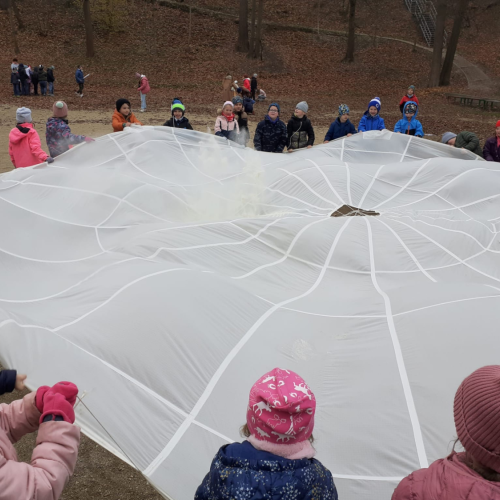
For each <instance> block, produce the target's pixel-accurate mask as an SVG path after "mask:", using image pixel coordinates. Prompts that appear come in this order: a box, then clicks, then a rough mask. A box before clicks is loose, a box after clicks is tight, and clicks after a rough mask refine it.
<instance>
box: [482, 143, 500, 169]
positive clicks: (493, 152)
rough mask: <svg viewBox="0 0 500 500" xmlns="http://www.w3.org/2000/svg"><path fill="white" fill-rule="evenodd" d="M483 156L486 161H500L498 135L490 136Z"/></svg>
mask: <svg viewBox="0 0 500 500" xmlns="http://www.w3.org/2000/svg"><path fill="white" fill-rule="evenodd" d="M483 157H484V159H485V160H486V161H496V162H498V163H500V146H499V145H498V140H497V137H490V138H489V139H488V140H487V141H486V142H485V143H484V148H483Z"/></svg>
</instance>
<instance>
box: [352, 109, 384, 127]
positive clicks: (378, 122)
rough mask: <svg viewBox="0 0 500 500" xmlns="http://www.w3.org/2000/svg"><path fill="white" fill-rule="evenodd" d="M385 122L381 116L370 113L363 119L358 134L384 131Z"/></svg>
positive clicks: (366, 112)
mask: <svg viewBox="0 0 500 500" xmlns="http://www.w3.org/2000/svg"><path fill="white" fill-rule="evenodd" d="M384 129H385V122H384V119H383V118H382V117H381V116H380V115H378V114H377V115H375V116H372V115H370V113H369V112H368V111H365V114H364V115H363V117H362V118H361V120H360V122H359V125H358V132H369V131H370V130H384Z"/></svg>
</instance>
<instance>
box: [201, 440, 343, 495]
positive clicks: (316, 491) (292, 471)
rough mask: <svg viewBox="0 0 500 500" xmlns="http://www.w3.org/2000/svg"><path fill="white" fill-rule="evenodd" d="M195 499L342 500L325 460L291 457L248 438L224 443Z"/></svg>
mask: <svg viewBox="0 0 500 500" xmlns="http://www.w3.org/2000/svg"><path fill="white" fill-rule="evenodd" d="M194 498H195V500H284V499H293V500H338V495H337V490H336V488H335V484H334V482H333V477H332V474H331V473H330V471H329V470H328V469H326V468H325V467H324V466H323V465H322V464H321V462H319V461H318V460H315V459H308V458H303V459H300V460H288V459H286V458H282V457H279V456H277V455H273V454H272V453H268V452H267V451H260V450H257V449H256V448H254V447H253V446H252V445H251V444H250V443H249V442H248V441H244V442H243V443H233V444H230V445H225V446H223V447H222V448H221V449H220V450H219V451H218V452H217V454H216V455H215V458H214V460H213V462H212V466H211V467H210V472H209V473H208V474H207V475H206V476H205V479H204V480H203V482H202V483H201V485H200V486H199V487H198V489H197V491H196V495H195V497H194Z"/></svg>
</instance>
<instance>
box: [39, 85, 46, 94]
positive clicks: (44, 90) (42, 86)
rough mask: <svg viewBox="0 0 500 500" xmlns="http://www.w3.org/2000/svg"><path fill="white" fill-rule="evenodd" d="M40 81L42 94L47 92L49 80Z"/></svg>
mask: <svg viewBox="0 0 500 500" xmlns="http://www.w3.org/2000/svg"><path fill="white" fill-rule="evenodd" d="M39 83H40V92H41V93H42V95H45V94H46V93H47V82H39Z"/></svg>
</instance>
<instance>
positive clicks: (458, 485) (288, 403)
mask: <svg viewBox="0 0 500 500" xmlns="http://www.w3.org/2000/svg"><path fill="white" fill-rule="evenodd" d="M25 380H26V375H21V374H18V373H17V372H16V371H15V370H4V371H2V372H0V395H1V394H4V393H6V392H12V391H14V390H23V389H24V382H25ZM276 387H279V388H280V390H279V391H278V393H276V390H275V388H276ZM77 395H78V388H77V386H76V385H75V384H72V383H71V382H59V383H57V384H55V385H54V386H52V387H48V386H42V387H40V388H39V389H38V390H37V391H35V392H31V393H30V394H28V395H26V396H24V398H23V399H19V400H17V401H14V402H13V403H11V404H10V405H8V404H1V405H0V421H1V422H2V425H1V426H0V483H1V484H2V498H5V499H6V500H14V499H16V500H17V499H21V498H37V499H39V500H45V499H47V500H48V499H50V500H57V499H59V498H60V496H61V494H62V491H63V489H64V487H65V485H66V484H67V481H68V479H69V477H70V476H71V475H72V474H73V471H74V469H75V465H76V460H77V455H78V446H79V440H80V429H79V428H78V427H77V426H75V425H73V424H74V422H75V412H74V409H73V407H74V405H75V402H76V400H77ZM242 410H243V409H242ZM316 411H317V401H316V397H315V395H314V393H313V391H312V390H311V388H310V387H309V386H308V385H307V383H306V382H305V381H304V379H303V378H302V377H300V375H298V374H297V373H295V372H293V371H290V370H286V369H280V368H275V369H273V370H271V371H270V372H268V373H266V374H264V375H262V376H261V377H260V378H259V379H258V380H257V381H256V382H255V384H254V385H253V387H252V388H251V389H250V396H249V400H248V404H247V408H246V422H245V424H244V425H243V427H241V429H240V433H241V435H242V436H243V437H244V438H246V439H245V440H244V441H243V442H241V443H240V442H235V443H232V444H226V445H224V446H222V447H221V448H220V449H219V450H218V451H217V452H216V454H215V457H214V459H213V461H212V464H211V467H210V471H209V472H208V473H207V475H206V476H205V478H204V479H203V481H202V483H201V484H200V485H199V486H198V488H197V489H196V492H195V494H194V498H195V500H212V499H218V500H245V499H248V498H276V499H278V498H279V499H294V500H306V499H313V498H314V499H317V500H338V498H339V496H338V493H337V489H336V487H335V482H334V480H333V476H332V474H331V472H330V471H329V470H328V469H327V468H326V467H325V466H324V465H323V464H322V463H321V462H320V461H319V460H317V459H316V458H315V456H316V450H315V448H314V446H313V444H314V438H313V431H314V424H315V419H316ZM453 412H454V420H455V429H456V433H457V436H458V439H457V441H460V443H461V445H462V446H463V448H464V451H463V452H458V453H457V452H456V451H455V446H456V442H455V445H454V446H453V450H452V452H451V454H449V455H448V456H447V457H446V458H441V459H439V460H436V461H435V462H434V463H432V464H431V465H430V466H429V467H428V468H425V469H420V470H417V471H415V472H412V473H411V474H410V475H409V476H407V477H405V478H404V479H403V480H402V481H401V482H400V483H399V485H398V486H397V487H396V489H395V490H394V493H393V495H392V500H430V499H438V498H439V499H443V500H445V499H446V500H451V499H453V500H483V499H484V500H486V499H488V500H498V499H500V419H499V418H498V415H499V413H500V365H492V366H484V367H482V368H479V369H477V370H476V371H474V372H473V373H472V374H470V375H469V376H468V377H466V378H465V379H464V380H463V382H462V383H461V384H460V386H459V388H458V390H457V392H456V394H455V400H454V405H453ZM35 431H38V438H37V441H36V447H35V449H34V451H33V454H32V459H31V463H30V464H26V463H19V462H18V459H17V454H16V451H15V449H14V446H13V445H14V444H15V443H16V442H17V441H18V440H19V439H21V438H22V437H23V436H24V435H26V434H29V433H31V432H35ZM332 432H335V430H332ZM450 437H451V436H450ZM326 446H328V443H327V442H324V443H323V447H326ZM193 491H194V487H193Z"/></svg>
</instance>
